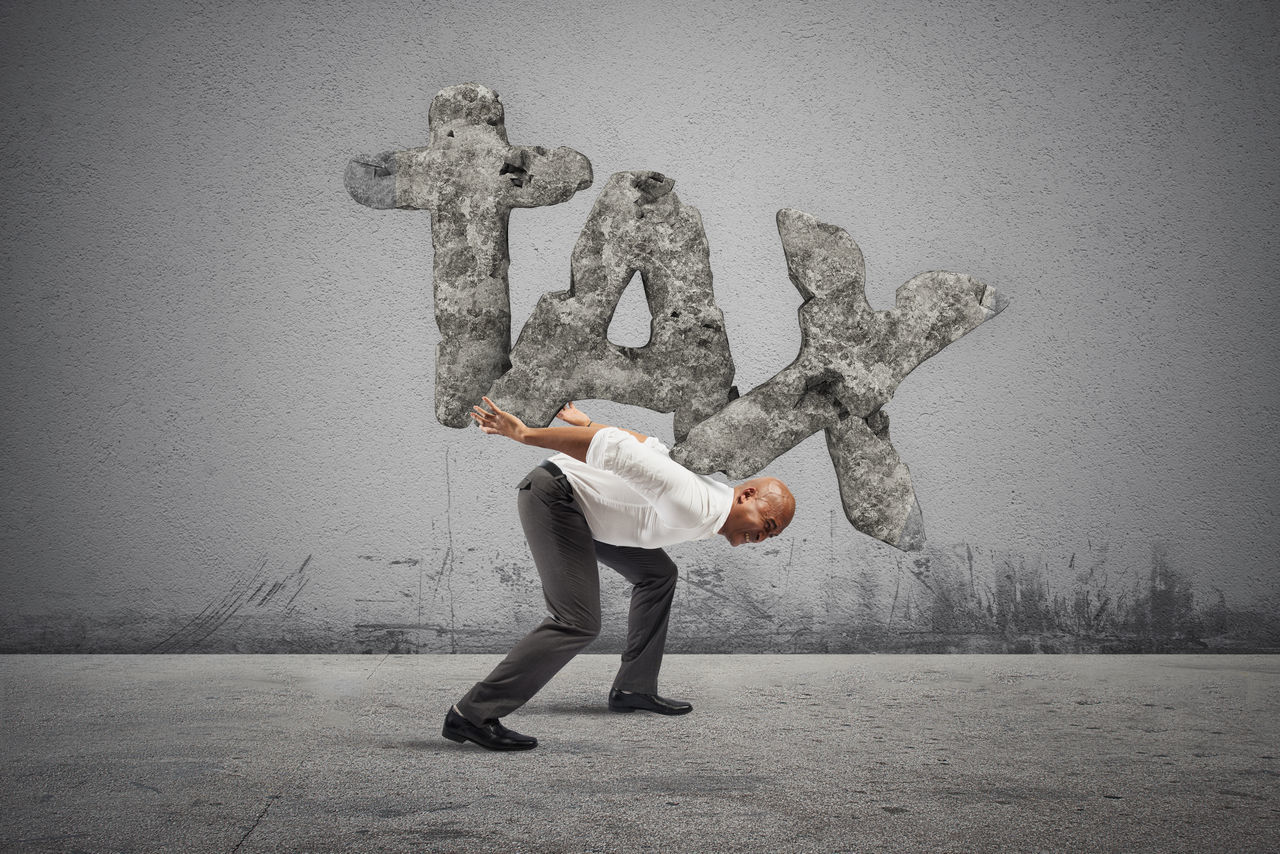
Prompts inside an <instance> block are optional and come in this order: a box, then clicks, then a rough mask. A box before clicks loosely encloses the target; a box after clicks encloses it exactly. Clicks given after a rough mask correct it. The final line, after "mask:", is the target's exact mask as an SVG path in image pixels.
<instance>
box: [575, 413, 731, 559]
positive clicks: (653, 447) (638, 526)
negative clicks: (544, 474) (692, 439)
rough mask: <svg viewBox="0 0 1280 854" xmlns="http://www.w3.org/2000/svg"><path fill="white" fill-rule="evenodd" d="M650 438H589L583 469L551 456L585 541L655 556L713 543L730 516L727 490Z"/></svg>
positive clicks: (608, 432)
mask: <svg viewBox="0 0 1280 854" xmlns="http://www.w3.org/2000/svg"><path fill="white" fill-rule="evenodd" d="M670 453H671V449H670V448H668V447H667V446H666V445H664V444H662V443H661V442H659V441H658V440H657V439H656V438H654V437H653V436H650V437H649V438H648V439H646V440H645V442H644V444H641V443H640V442H639V441H638V440H637V439H636V437H635V436H632V435H631V434H630V433H628V432H627V431H625V430H619V429H618V428H617V427H606V428H605V429H603V430H601V431H599V432H598V433H596V434H595V435H594V436H592V437H591V445H590V446H589V447H588V448H587V461H586V462H585V463H584V462H581V461H579V460H575V459H574V458H573V457H571V456H569V455H567V454H555V455H554V456H552V457H551V458H550V459H551V462H553V463H555V464H556V465H557V466H559V467H560V470H561V471H563V472H564V474H565V477H567V478H568V479H569V485H570V486H572V487H573V492H574V496H575V497H576V498H577V501H578V506H579V507H580V508H582V515H583V516H584V517H586V520H587V525H588V526H589V527H590V528H591V535H592V536H593V537H594V538H595V539H597V540H600V541H601V542H605V543H612V544H613V545H615V546H639V547H640V548H644V549H658V548H662V547H663V546H669V545H672V544H674V543H684V542H688V541H690V540H704V539H707V538H708V537H714V536H715V535H716V532H717V531H719V530H720V528H721V526H723V525H724V523H725V520H726V519H728V518H729V511H730V509H732V508H733V487H731V486H728V485H726V484H723V483H720V482H719V481H718V480H712V479H711V478H709V477H706V476H704V475H700V474H694V473H693V472H691V471H689V470H688V469H687V468H685V467H684V466H682V465H680V464H679V463H677V462H676V461H674V460H672V459H671V457H670V456H669V454H670Z"/></svg>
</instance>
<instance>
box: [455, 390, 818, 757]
mask: <svg viewBox="0 0 1280 854" xmlns="http://www.w3.org/2000/svg"><path fill="white" fill-rule="evenodd" d="M484 402H485V404H486V405H487V407H488V408H487V409H486V408H484V407H480V406H475V407H473V411H472V414H471V417H472V418H473V419H475V421H476V423H478V424H479V425H480V429H481V430H483V431H484V432H486V433H491V434H495V435H500V436H506V437H507V438H509V439H514V440H515V441H517V442H520V443H522V444H525V445H536V446H538V447H541V448H547V449H549V450H553V451H557V452H558V453H556V454H555V455H553V456H552V457H551V458H550V459H548V460H546V461H544V462H542V463H540V464H539V465H538V466H537V467H535V468H534V469H533V471H531V472H530V473H529V476H528V477H526V478H525V479H524V480H522V481H521V482H520V484H519V487H518V489H519V491H518V498H517V506H518V508H519V512H520V523H521V525H522V526H523V527H524V534H525V539H527V540H528V541H529V550H530V551H531V552H532V553H533V561H534V564H535V565H536V566H537V568H538V575H539V577H541V579H542V592H543V595H544V596H545V598H546V601H547V610H548V611H550V614H551V616H549V617H548V618H547V619H546V620H544V621H543V622H542V624H541V625H539V626H538V627H537V628H535V629H534V630H533V631H532V632H530V633H529V634H528V635H527V636H526V637H525V638H524V639H523V640H521V641H520V642H519V643H517V644H516V645H515V647H514V648H513V649H512V650H511V652H510V653H509V654H508V655H507V657H506V658H505V659H504V660H503V661H502V663H501V664H499V665H498V666H497V667H496V668H495V669H494V671H493V672H492V673H490V674H489V675H488V676H487V677H486V678H485V679H483V680H482V681H480V682H477V683H476V684H475V686H474V687H473V688H472V689H471V690H470V691H468V692H467V694H466V696H464V697H463V698H462V699H461V700H459V701H458V703H457V704H456V705H455V706H454V707H453V708H451V709H450V710H449V712H448V714H447V715H446V716H445V721H444V732H443V735H444V737H445V738H448V739H452V740H453V741H457V742H467V741H472V742H474V743H476V744H478V745H480V746H481V747H485V748H488V749H489V750H528V749H530V748H532V747H536V746H537V744H538V740H537V739H536V738H533V737H531V736H526V735H521V734H520V733H518V732H514V731H513V730H509V729H507V728H506V727H505V726H503V725H502V723H501V722H500V720H499V719H500V718H502V717H504V716H506V715H508V714H510V713H511V712H513V711H515V710H516V709H518V708H520V707H521V706H522V705H524V704H525V703H526V702H528V700H529V699H530V698H531V697H533V695H534V694H536V693H537V692H538V690H539V689H541V688H542V686H543V685H545V684H547V682H548V681H550V679H551V677H552V676H554V675H555V674H556V673H557V672H559V670H560V668H562V667H564V665H566V664H567V663H568V662H569V660H570V659H572V658H573V657H574V656H575V655H577V654H578V653H579V652H580V651H581V650H582V649H583V648H584V647H586V646H587V644H589V643H591V641H592V640H594V639H595V637H596V635H597V634H598V633H599V632H600V574H599V566H598V564H597V562H599V563H603V564H605V565H607V566H609V567H612V568H613V569H615V570H617V571H618V572H619V573H620V574H621V575H622V576H623V577H624V578H626V579H627V580H628V581H630V582H631V583H632V584H633V585H634V587H633V589H632V593H631V610H630V614H629V617H628V622H627V645H626V649H625V651H624V652H623V653H622V666H621V668H619V670H618V675H617V677H616V678H615V679H614V682H613V688H612V689H611V690H610V692H609V708H610V709H612V710H613V711H615V712H634V711H649V712H657V713H658V714H663V715H682V714H685V713H686V712H689V711H692V709H693V706H691V705H690V704H689V703H685V702H681V701H679V700H670V699H667V698H666V697H661V696H658V669H659V667H661V665H662V651H663V647H664V646H665V645H666V639H667V618H668V615H669V614H670V611H671V600H672V598H673V597H674V596H675V586H676V565H675V564H674V563H673V562H672V561H671V558H669V557H667V554H666V552H664V551H663V550H662V547H663V546H668V545H672V544H674V543H681V542H688V541H690V540H700V539H706V538H709V537H713V536H715V535H717V534H719V535H721V536H723V537H724V538H725V539H727V540H728V541H729V543H730V544H731V545H734V546H737V545H741V544H742V543H760V542H763V541H764V540H766V539H768V538H770V537H776V536H777V535H778V534H779V533H781V532H782V530H783V529H784V528H786V527H787V525H788V524H790V522H791V519H792V516H794V515H795V506H796V505H795V498H794V496H792V494H791V491H790V490H789V489H787V487H786V485H785V484H783V482H782V481H780V480H778V479H777V478H772V477H760V478H753V479H751V480H748V481H744V482H743V483H740V484H738V485H737V486H735V487H731V486H728V485H726V484H723V483H720V482H719V481H715V480H712V479H711V478H709V477H704V476H702V475H698V474H694V473H693V472H691V471H689V470H688V469H686V468H684V467H683V466H681V465H679V464H678V463H676V462H675V461H673V460H672V459H671V458H670V457H669V456H668V453H669V449H668V448H667V447H666V446H664V445H663V444H662V443H661V442H659V441H658V440H657V439H654V438H651V437H648V436H644V435H641V434H640V433H636V432H634V431H631V430H621V429H618V428H616V427H610V426H608V425H605V424H597V423H595V422H594V421H592V420H591V419H589V418H587V416H586V415H584V414H583V413H582V412H581V411H580V410H579V409H578V408H577V407H576V406H574V405H573V403H569V404H567V405H566V406H565V407H564V408H563V409H561V410H560V412H559V413H558V414H557V416H556V417H557V418H559V419H561V420H562V421H564V422H566V423H567V424H568V425H569V426H567V427H528V426H526V425H525V424H524V422H522V421H521V420H520V419H519V418H517V417H516V416H514V415H512V414H511V413H509V412H504V411H502V410H501V409H499V408H498V407H497V406H496V405H495V404H494V402H493V401H491V400H490V399H489V398H487V397H486V398H484Z"/></svg>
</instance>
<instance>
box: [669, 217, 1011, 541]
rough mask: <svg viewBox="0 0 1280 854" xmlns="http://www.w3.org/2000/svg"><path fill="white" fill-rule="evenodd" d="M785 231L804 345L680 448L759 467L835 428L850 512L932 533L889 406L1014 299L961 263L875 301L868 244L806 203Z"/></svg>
mask: <svg viewBox="0 0 1280 854" xmlns="http://www.w3.org/2000/svg"><path fill="white" fill-rule="evenodd" d="M778 233H779V235H780V236H781V238H782V249H783V252H784V253H785V255H786V259H787V272H788V274H789V275H790V277H791V281H792V284H794V285H795V286H796V288H797V289H798V290H799V291H800V293H801V295H802V296H803V297H804V300H805V301H804V303H803V304H802V305H801V306H800V310H799V315H800V328H801V345H800V353H799V355H798V356H797V357H796V359H795V361H793V362H792V363H791V364H790V365H788V366H787V367H786V368H784V369H783V370H781V371H780V372H778V374H776V375H775V376H774V377H773V378H772V379H770V380H768V381H767V382H765V383H763V384H762V385H760V386H758V387H756V388H754V389H752V390H751V391H750V392H749V393H748V394H746V395H744V396H743V397H741V398H739V399H737V400H734V401H733V402H731V403H729V404H728V405H727V406H725V407H724V409H722V410H721V411H719V412H718V413H716V414H715V415H713V416H712V417H710V418H708V419H706V420H705V421H702V422H701V423H699V424H697V425H696V426H695V427H694V428H693V429H692V430H691V431H690V432H689V434H688V436H687V437H686V438H685V439H684V440H683V441H681V442H680V443H679V444H678V445H677V446H676V447H675V448H674V449H673V450H672V458H673V459H675V460H677V461H678V462H680V463H681V464H683V465H685V466H686V467H688V468H690V469H692V470H694V471H697V472H701V473H704V474H705V473H709V472H713V471H723V472H725V473H726V474H727V475H729V476H730V477H732V478H735V479H741V478H746V477H750V476H751V475H753V474H755V473H756V472H758V471H760V470H761V469H762V468H764V467H765V466H766V465H768V464H769V463H770V462H771V461H772V460H773V459H775V458H776V457H777V456H778V455H780V454H782V453H784V452H786V451H788V450H790V449H791V448H793V447H795V446H796V445H797V444H799V443H800V442H801V441H802V440H804V439H805V438H807V437H808V436H810V435H811V434H813V433H814V432H816V431H818V430H825V431H826V439H827V449H828V451H829V452H830V454H831V461H832V463H833V464H834V465H835V470H836V476H837V479H838V481H839V485H840V497H841V501H842V503H843V505H844V511H845V515H846V516H847V517H848V518H849V521H850V522H851V523H853V526H854V527H855V528H857V529H858V530H859V531H862V532H863V533H865V534H868V535H870V536H872V537H875V538H876V539H879V540H883V541H884V542H886V543H888V544H890V545H893V546H897V547H898V548H901V549H903V550H908V551H912V550H917V549H919V548H921V547H922V546H923V544H924V526H923V521H922V517H921V514H920V507H919V505H918V504H917V502H916V498H915V490H914V489H913V488H912V485H911V472H910V471H909V470H908V468H907V466H906V464H905V463H903V462H902V460H901V459H899V457H898V453H897V451H895V450H894V448H893V445H892V444H891V443H890V441H889V418H888V415H887V414H886V413H884V412H883V411H882V407H883V406H884V405H885V404H886V403H888V402H889V400H890V398H892V397H893V393H894V391H895V390H896V389H897V387H898V384H899V383H900V382H902V380H903V378H904V377H906V375H907V374H909V373H910V372H911V371H912V370H913V369H914V368H915V367H916V366H917V365H919V364H920V363H921V362H923V361H924V360H925V359H927V358H929V357H930V356H932V355H933V354H935V353H937V352H938V351H939V350H941V349H942V348H943V347H945V346H947V345H948V344H950V343H951V342H952V341H955V340H956V339H957V338H959V337H960V336H962V335H964V334H965V333H966V332H969V331H970V330H972V329H975V328H976V327H977V326H978V325H979V324H981V323H983V322H984V321H986V320H989V319H990V318H992V317H994V316H995V315H996V314H997V313H999V312H1000V311H1001V310H1003V309H1004V308H1005V306H1006V305H1007V304H1008V300H1007V299H1006V298H1005V297H1004V296H1003V295H1001V294H998V293H997V292H996V290H995V289H994V288H990V287H987V286H986V285H984V284H982V283H981V282H979V281H977V280H976V279H973V278H971V277H969V276H966V275H962V274H958V273H941V272H930V273H922V274H921V275H919V276H916V277H915V278H913V279H911V281H909V282H907V283H906V284H905V285H903V286H902V287H900V288H898V290H897V298H896V301H895V305H894V307H893V308H892V309H890V310H888V311H874V310H872V308H871V306H870V305H869V304H868V303H867V300H866V295H865V273H864V265H863V258H862V251H861V250H860V249H859V248H858V245H857V244H856V243H855V242H854V241H853V239H852V238H851V237H850V236H849V235H848V233H847V232H845V231H844V229H842V228H838V227H837V226H834V225H829V224H827V223H823V222H819V221H818V220H817V219H816V218H814V217H812V216H810V215H809V214H807V213H803V212H802V211H797V210H791V209H783V210H781V211H779V212H778Z"/></svg>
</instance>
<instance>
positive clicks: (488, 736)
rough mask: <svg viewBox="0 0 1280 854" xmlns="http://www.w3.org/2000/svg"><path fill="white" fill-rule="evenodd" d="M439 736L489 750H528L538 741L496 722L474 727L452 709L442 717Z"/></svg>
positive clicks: (535, 745) (536, 744) (486, 722)
mask: <svg viewBox="0 0 1280 854" xmlns="http://www.w3.org/2000/svg"><path fill="white" fill-rule="evenodd" d="M440 734H441V735H443V736H444V737H445V738H447V739H449V740H450V741H456V742H458V743H459V744H462V743H464V742H467V741H471V742H475V743H476V744H478V745H480V746H481V747H484V748H487V749H489V750H530V749H532V748H534V747H537V746H538V740H537V739H536V738H534V737H533V736H531V735H521V734H520V733H518V732H516V731H515V730H510V729H507V728H506V727H504V726H503V725H502V724H501V723H499V722H498V721H496V720H492V721H485V722H484V723H483V724H481V725H480V726H476V725H475V724H473V723H472V722H471V721H469V720H467V719H466V718H464V717H463V716H462V715H460V714H458V713H457V712H455V711H454V710H453V709H449V714H447V715H445V716H444V731H443V732H441V733H440Z"/></svg>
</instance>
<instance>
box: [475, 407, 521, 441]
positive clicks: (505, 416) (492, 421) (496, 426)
mask: <svg viewBox="0 0 1280 854" xmlns="http://www.w3.org/2000/svg"><path fill="white" fill-rule="evenodd" d="M482 399H483V400H484V402H485V403H486V404H487V405H488V407H489V409H491V410H493V411H492V412H490V411H488V410H486V409H484V408H482V407H480V406H473V407H471V417H472V418H473V419H475V422H476V423H477V424H479V425H480V429H481V430H483V431H484V432H486V433H496V434H497V435H499V436H506V437H507V438H508V439H514V440H515V441H517V442H519V443H520V444H522V445H523V444H525V437H526V436H527V435H528V433H529V428H528V427H527V426H525V423H524V422H523V421H521V420H520V419H519V418H517V417H515V416H514V415H512V414H511V413H510V412H503V411H502V410H501V409H499V408H498V404H496V403H494V402H493V401H492V400H490V399H489V398H487V397H486V398H482Z"/></svg>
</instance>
